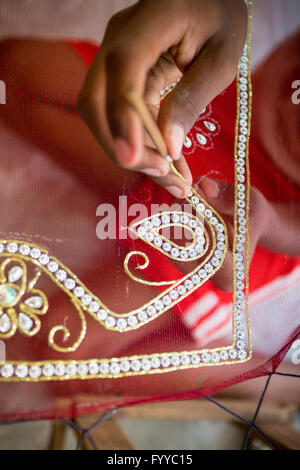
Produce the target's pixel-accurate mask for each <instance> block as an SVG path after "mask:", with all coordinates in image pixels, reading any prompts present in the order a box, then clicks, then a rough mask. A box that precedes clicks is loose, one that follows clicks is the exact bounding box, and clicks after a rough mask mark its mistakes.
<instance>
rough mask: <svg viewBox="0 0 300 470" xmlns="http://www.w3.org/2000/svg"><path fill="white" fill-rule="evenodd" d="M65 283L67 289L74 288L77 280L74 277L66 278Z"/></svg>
mask: <svg viewBox="0 0 300 470" xmlns="http://www.w3.org/2000/svg"><path fill="white" fill-rule="evenodd" d="M64 285H65V287H66V288H67V289H69V290H72V289H74V287H75V285H76V282H75V281H74V279H70V278H69V279H66V280H65V282H64Z"/></svg>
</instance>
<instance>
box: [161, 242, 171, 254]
mask: <svg viewBox="0 0 300 470" xmlns="http://www.w3.org/2000/svg"><path fill="white" fill-rule="evenodd" d="M163 249H164V251H166V252H169V251H170V250H171V245H170V243H168V242H165V243H164V244H163Z"/></svg>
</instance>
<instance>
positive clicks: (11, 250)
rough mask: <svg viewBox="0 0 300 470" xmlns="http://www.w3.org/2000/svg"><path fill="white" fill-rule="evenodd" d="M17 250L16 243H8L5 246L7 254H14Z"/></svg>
mask: <svg viewBox="0 0 300 470" xmlns="http://www.w3.org/2000/svg"><path fill="white" fill-rule="evenodd" d="M17 250H18V245H17V244H16V243H9V244H8V245H7V251H8V252H9V253H16V251H17Z"/></svg>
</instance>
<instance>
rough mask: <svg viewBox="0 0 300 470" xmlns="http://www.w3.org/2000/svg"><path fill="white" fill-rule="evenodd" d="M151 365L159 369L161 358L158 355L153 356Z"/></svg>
mask: <svg viewBox="0 0 300 470" xmlns="http://www.w3.org/2000/svg"><path fill="white" fill-rule="evenodd" d="M151 365H152V368H153V369H158V368H159V367H160V359H159V358H158V357H152V358H151Z"/></svg>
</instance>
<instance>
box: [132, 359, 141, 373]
mask: <svg viewBox="0 0 300 470" xmlns="http://www.w3.org/2000/svg"><path fill="white" fill-rule="evenodd" d="M131 369H132V370H133V371H134V372H138V371H139V370H140V369H141V361H139V360H138V359H133V361H131Z"/></svg>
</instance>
